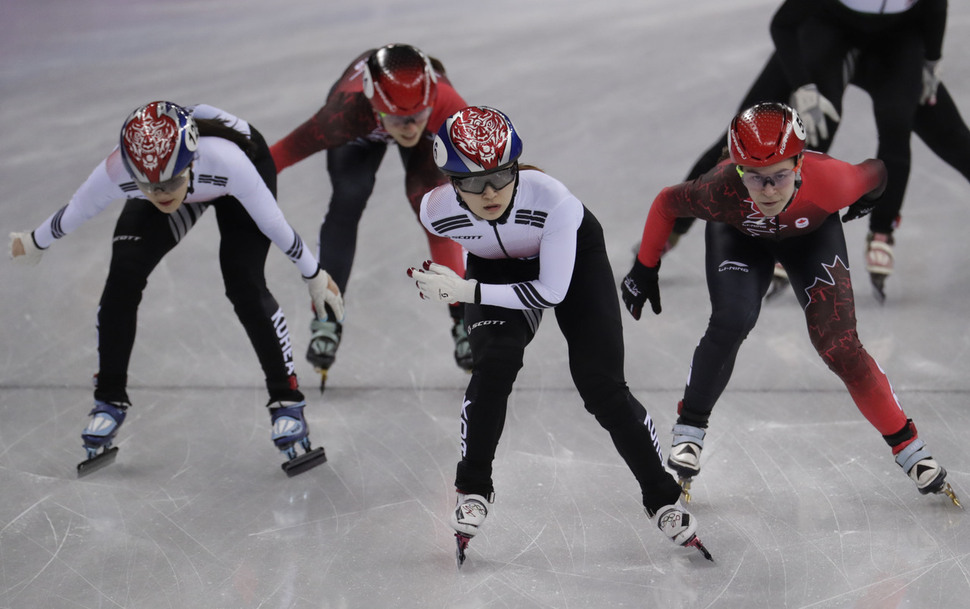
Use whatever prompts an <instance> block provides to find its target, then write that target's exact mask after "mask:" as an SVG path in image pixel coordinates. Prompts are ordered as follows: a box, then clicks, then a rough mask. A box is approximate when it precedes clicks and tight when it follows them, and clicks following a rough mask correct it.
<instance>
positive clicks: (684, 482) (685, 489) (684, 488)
mask: <svg viewBox="0 0 970 609" xmlns="http://www.w3.org/2000/svg"><path fill="white" fill-rule="evenodd" d="M692 480H693V478H678V479H677V484H679V485H680V488H681V491H680V494H681V495H682V496H683V497H684V503H690V483H691V481H692Z"/></svg>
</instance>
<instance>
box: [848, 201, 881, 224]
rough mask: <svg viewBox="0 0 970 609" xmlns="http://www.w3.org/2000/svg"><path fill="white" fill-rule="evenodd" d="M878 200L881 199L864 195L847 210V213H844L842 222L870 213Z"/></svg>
mask: <svg viewBox="0 0 970 609" xmlns="http://www.w3.org/2000/svg"><path fill="white" fill-rule="evenodd" d="M878 202H879V199H871V198H869V197H862V198H861V199H859V200H858V201H856V202H855V203H853V204H852V205H850V206H849V207H848V208H847V209H846V210H845V214H843V215H842V222H849V221H850V220H855V219H856V218H861V217H863V216H868V215H869V213H870V212H872V210H873V209H875V207H876V204H877V203H878Z"/></svg>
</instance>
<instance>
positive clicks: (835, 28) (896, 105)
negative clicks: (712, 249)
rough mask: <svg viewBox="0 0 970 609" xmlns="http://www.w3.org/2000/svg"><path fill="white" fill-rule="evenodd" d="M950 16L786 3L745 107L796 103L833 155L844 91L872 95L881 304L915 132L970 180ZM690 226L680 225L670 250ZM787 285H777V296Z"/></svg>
mask: <svg viewBox="0 0 970 609" xmlns="http://www.w3.org/2000/svg"><path fill="white" fill-rule="evenodd" d="M946 15H947V2H946V0H916V1H914V0H888V1H887V0H787V1H786V2H784V3H783V4H782V5H781V7H779V9H778V11H777V12H776V13H775V15H774V17H773V18H772V21H771V36H772V39H773V41H774V43H775V46H776V49H777V50H776V52H775V53H774V54H772V56H771V58H770V59H769V60H768V63H767V64H766V65H765V67H764V69H763V70H762V71H761V73H760V74H759V75H758V77H757V79H756V80H755V82H754V83H753V84H752V85H751V88H750V89H749V91H748V93H747V95H746V96H745V98H744V100H743V101H742V103H741V105H740V108H739V110H738V111H740V110H742V109H744V108H747V107H750V106H752V105H754V104H755V103H759V102H765V101H777V102H785V103H788V102H790V103H791V104H792V105H793V107H794V108H795V110H796V111H797V112H799V114H800V116H801V117H802V119H803V121H804V122H805V124H806V131H807V140H808V141H807V144H808V147H809V148H811V149H812V150H817V151H820V152H827V151H828V149H829V147H830V146H831V144H832V138H833V137H834V135H835V130H836V129H837V127H838V124H839V120H840V113H841V107H842V95H843V91H844V89H845V88H846V87H847V86H848V85H849V84H854V85H856V86H858V87H860V88H862V89H863V90H865V91H866V93H868V94H869V96H870V97H871V98H872V104H873V115H874V118H875V122H876V129H877V131H878V135H879V149H878V151H877V158H879V159H880V160H882V161H884V162H885V163H886V168H887V171H888V173H889V181H888V183H887V186H886V192H885V194H884V195H883V199H882V201H881V202H880V205H879V207H878V208H877V209H876V210H875V211H874V212H873V213H872V215H871V217H870V219H869V227H870V234H869V236H868V238H867V242H866V269H867V270H868V271H869V272H870V275H871V281H872V283H873V286H874V288H875V295H876V297H877V298H878V299H879V300H880V301H882V300H884V299H885V281H886V278H887V277H888V276H889V275H890V274H891V273H892V272H893V266H894V254H893V249H892V246H893V243H894V238H893V232H894V230H895V228H896V226H897V224H898V222H899V216H900V210H901V209H902V204H903V196H904V194H905V190H906V184H907V181H908V176H909V171H910V133H911V132H912V133H915V134H916V135H917V136H919V137H920V138H921V139H922V140H923V141H924V142H925V143H926V145H927V146H929V148H930V149H931V150H932V151H933V152H934V153H935V154H936V155H937V156H939V157H940V158H941V159H943V160H944V161H945V162H946V163H948V164H950V165H951V166H952V167H954V168H955V169H956V170H957V171H959V172H960V173H961V174H963V176H964V177H965V178H967V179H968V180H970V129H968V128H967V125H966V123H965V122H964V120H963V118H962V117H961V116H960V112H959V109H958V108H957V106H956V103H955V102H954V100H953V98H952V97H951V96H950V94H949V92H948V91H947V89H946V87H945V86H943V84H942V83H941V81H940V74H941V66H942V45H943V35H944V30H945V27H946ZM830 100H831V101H830ZM809 118H810V120H809ZM724 141H725V140H724V136H723V135H722V136H721V137H720V138H718V139H717V140H716V141H715V143H714V145H713V146H712V147H711V148H709V149H708V150H707V151H706V152H705V153H704V154H703V155H701V157H700V158H699V159H698V160H697V162H696V163H695V165H694V167H692V168H691V170H690V172H689V173H688V175H687V177H686V178H685V181H690V180H693V179H694V178H696V177H698V176H700V175H701V174H703V173H706V172H707V171H708V170H709V169H711V167H713V166H714V164H715V163H716V162H717V161H718V159H719V158H720V156H721V153H722V149H723V147H724ZM692 222H693V219H691V218H682V219H679V220H678V221H677V223H676V224H675V226H674V232H673V233H672V234H671V240H670V243H669V244H668V249H669V248H670V247H673V246H674V245H675V244H676V243H677V241H678V239H679V237H680V236H681V235H683V234H684V233H686V232H687V230H688V229H689V228H690V225H691V223H692ZM776 270H779V271H780V269H776ZM783 278H784V275H783V273H779V279H783ZM783 285H784V282H783V281H778V282H776V286H775V287H774V288H773V289H772V291H771V292H769V294H774V293H777V291H776V288H777V287H782V286H783Z"/></svg>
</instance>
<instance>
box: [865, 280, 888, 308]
mask: <svg viewBox="0 0 970 609" xmlns="http://www.w3.org/2000/svg"><path fill="white" fill-rule="evenodd" d="M869 278H870V279H871V280H872V295H873V296H874V297H875V299H876V302H878V303H879V304H886V275H883V274H881V273H870V274H869Z"/></svg>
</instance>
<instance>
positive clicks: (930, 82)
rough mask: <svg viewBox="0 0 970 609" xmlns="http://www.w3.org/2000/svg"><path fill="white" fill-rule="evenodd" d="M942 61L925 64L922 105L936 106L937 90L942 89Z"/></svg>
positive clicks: (920, 99) (920, 97)
mask: <svg viewBox="0 0 970 609" xmlns="http://www.w3.org/2000/svg"><path fill="white" fill-rule="evenodd" d="M942 61H943V60H942V59H937V60H935V61H926V62H924V63H923V92H922V93H921V94H920V96H919V103H920V105H930V106H935V105H936V90H937V89H939V88H940V74H941V73H942V72H943V66H942V65H940V63H941V62H942Z"/></svg>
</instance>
